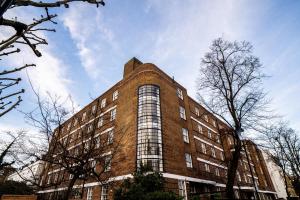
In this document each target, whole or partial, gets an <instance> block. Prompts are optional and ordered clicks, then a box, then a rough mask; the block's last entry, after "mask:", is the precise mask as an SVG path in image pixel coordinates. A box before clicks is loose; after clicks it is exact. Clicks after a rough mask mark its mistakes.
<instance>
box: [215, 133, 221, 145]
mask: <svg viewBox="0 0 300 200" xmlns="http://www.w3.org/2000/svg"><path fill="white" fill-rule="evenodd" d="M216 141H217V143H221V140H220V136H219V135H216Z"/></svg>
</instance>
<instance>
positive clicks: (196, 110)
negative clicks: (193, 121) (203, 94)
mask: <svg viewBox="0 0 300 200" xmlns="http://www.w3.org/2000/svg"><path fill="white" fill-rule="evenodd" d="M195 113H196V115H197V116H199V115H200V112H199V108H197V107H195Z"/></svg>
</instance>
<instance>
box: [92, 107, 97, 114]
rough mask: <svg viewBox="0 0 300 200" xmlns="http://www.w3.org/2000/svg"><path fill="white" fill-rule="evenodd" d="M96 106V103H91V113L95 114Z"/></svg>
mask: <svg viewBox="0 0 300 200" xmlns="http://www.w3.org/2000/svg"><path fill="white" fill-rule="evenodd" d="M96 108H97V106H96V105H93V107H92V114H95V113H96V111H97V109H96Z"/></svg>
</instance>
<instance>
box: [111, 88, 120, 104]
mask: <svg viewBox="0 0 300 200" xmlns="http://www.w3.org/2000/svg"><path fill="white" fill-rule="evenodd" d="M118 96H119V92H118V90H116V91H115V92H114V93H113V95H112V100H113V101H115V100H117V99H118Z"/></svg>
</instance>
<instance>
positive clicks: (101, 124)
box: [97, 117, 103, 128]
mask: <svg viewBox="0 0 300 200" xmlns="http://www.w3.org/2000/svg"><path fill="white" fill-rule="evenodd" d="M97 126H98V128H100V127H101V126H103V117H99V120H98V125H97Z"/></svg>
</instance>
